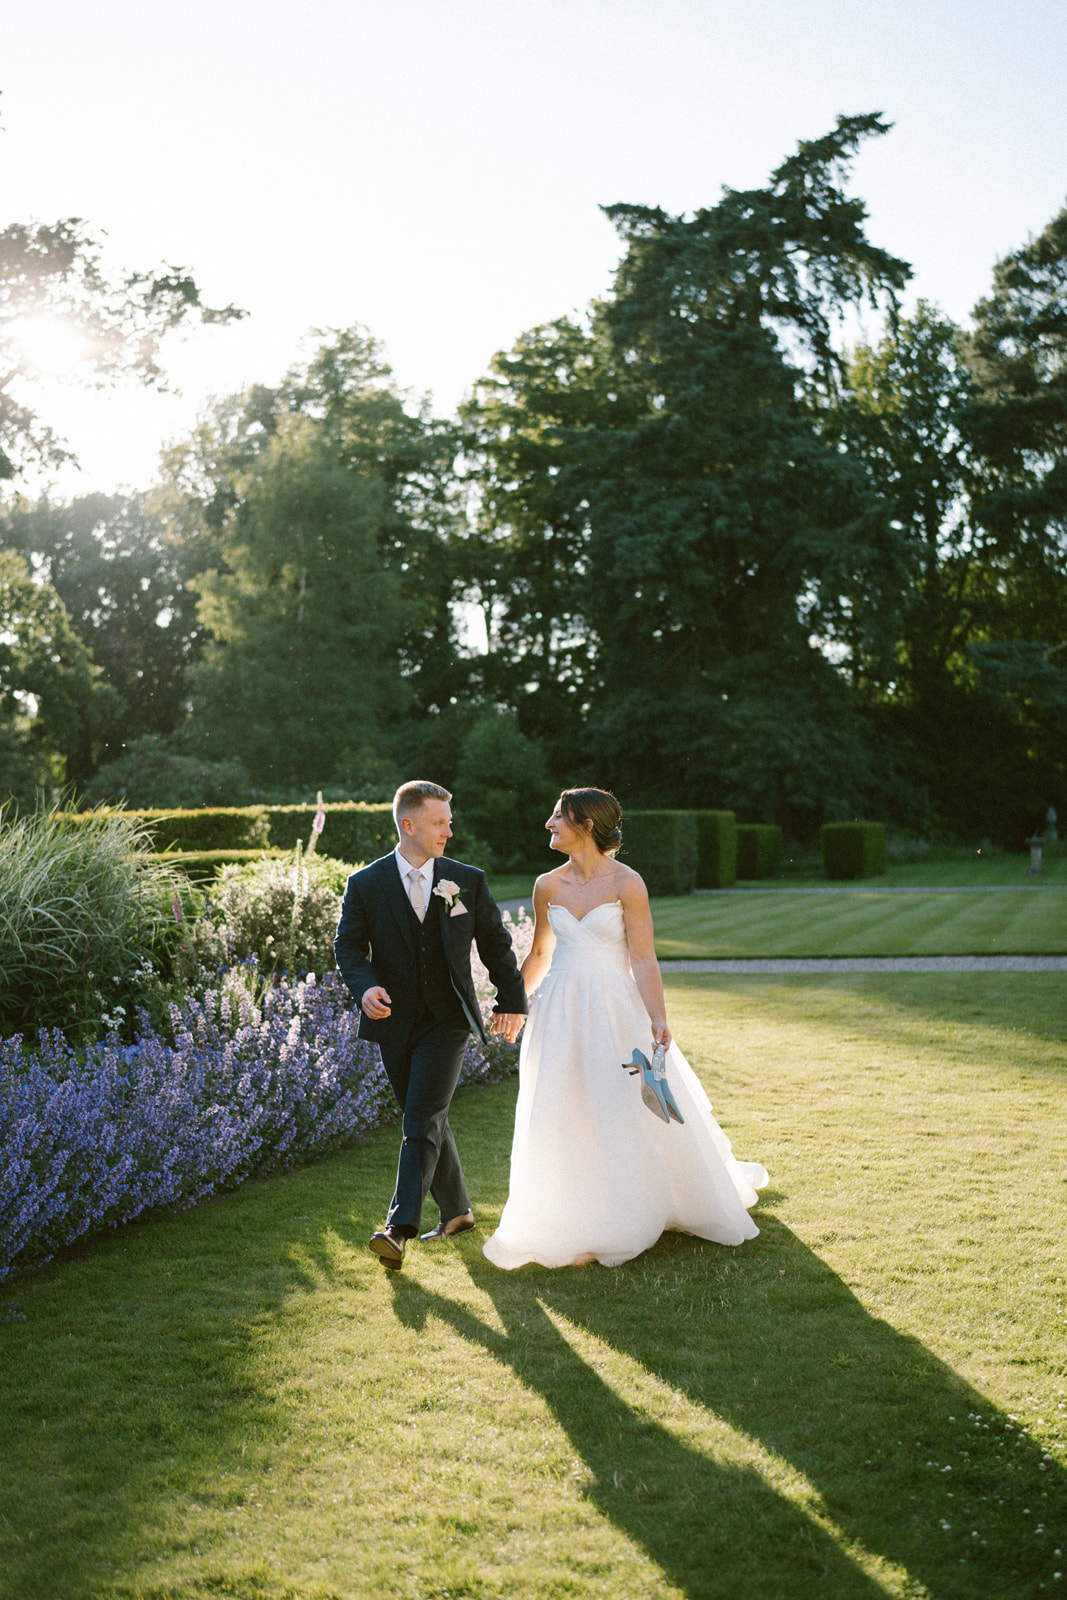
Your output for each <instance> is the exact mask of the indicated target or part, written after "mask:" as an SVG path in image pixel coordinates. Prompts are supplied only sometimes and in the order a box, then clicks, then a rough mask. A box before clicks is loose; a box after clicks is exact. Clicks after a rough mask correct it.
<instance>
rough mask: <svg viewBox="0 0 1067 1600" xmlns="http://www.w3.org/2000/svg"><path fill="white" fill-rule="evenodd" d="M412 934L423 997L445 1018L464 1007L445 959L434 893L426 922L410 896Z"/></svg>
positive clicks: (434, 1010) (409, 915) (438, 1014)
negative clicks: (421, 920)
mask: <svg viewBox="0 0 1067 1600" xmlns="http://www.w3.org/2000/svg"><path fill="white" fill-rule="evenodd" d="M404 900H405V902H406V904H407V908H408V919H409V923H410V926H411V937H412V941H413V943H414V945H415V969H416V972H417V974H418V980H419V996H420V998H421V1000H422V1002H423V1004H424V1005H425V1006H426V1007H427V1009H428V1010H430V1011H432V1013H433V1015H434V1016H435V1017H437V1018H439V1019H440V1020H441V1021H443V1020H444V1019H445V1017H447V1016H450V1015H451V1013H452V1012H454V1011H458V1010H461V1009H462V1008H461V1005H460V999H459V996H458V995H457V993H456V991H455V988H454V986H453V983H452V975H451V973H450V972H449V970H448V962H447V961H446V959H445V947H444V943H443V941H442V939H441V918H440V914H439V911H438V908H437V906H436V905H435V904H434V901H433V897H432V896H431V899H430V904H429V907H428V908H427V911H426V920H425V922H420V921H419V919H418V917H417V916H416V915H415V913H414V911H413V910H412V909H411V901H410V900H408V898H407V895H405V896H404Z"/></svg>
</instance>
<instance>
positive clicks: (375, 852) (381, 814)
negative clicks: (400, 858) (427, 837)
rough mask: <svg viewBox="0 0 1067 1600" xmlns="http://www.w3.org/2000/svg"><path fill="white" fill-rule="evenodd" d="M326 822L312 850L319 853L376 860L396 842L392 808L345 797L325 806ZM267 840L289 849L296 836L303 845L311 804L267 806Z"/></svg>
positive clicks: (339, 858) (308, 830)
mask: <svg viewBox="0 0 1067 1600" xmlns="http://www.w3.org/2000/svg"><path fill="white" fill-rule="evenodd" d="M325 810H326V825H325V827H324V828H323V830H322V832H321V833H320V834H319V842H318V844H317V845H316V847H315V849H316V851H317V853H318V854H319V855H320V856H333V857H334V858H335V859H336V860H337V861H363V862H366V861H376V860H377V858H378V857H379V856H384V855H388V853H389V851H390V850H392V849H393V847H394V846H395V844H396V829H395V828H394V826H393V808H392V806H390V805H388V804H378V805H371V804H368V803H365V802H364V801H361V800H346V801H343V802H341V803H339V804H337V805H327V806H326V808H325ZM267 813H268V816H269V820H270V843H271V844H272V845H277V846H278V847H279V848H280V849H282V850H292V849H293V848H294V847H295V845H296V841H297V840H298V839H300V840H302V841H303V843H304V844H305V845H306V844H307V842H308V840H309V838H310V837H311V823H312V819H313V817H314V815H315V807H314V806H268V807H267Z"/></svg>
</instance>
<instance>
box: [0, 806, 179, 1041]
mask: <svg viewBox="0 0 1067 1600" xmlns="http://www.w3.org/2000/svg"><path fill="white" fill-rule="evenodd" d="M151 849H152V843H151V839H150V837H149V834H148V830H147V828H146V826H145V825H144V823H143V822H140V821H138V820H137V819H136V818H134V817H131V816H128V815H126V814H124V813H122V812H111V813H108V812H104V811H96V812H90V813H89V814H88V815H85V816H82V817H79V818H77V819H74V818H73V817H71V816H69V815H64V814H62V813H57V812H48V813H42V814H38V815H37V816H31V817H24V818H22V819H21V820H20V821H18V822H16V823H14V824H12V825H11V826H8V827H4V826H3V818H2V816H0V1033H3V1034H10V1033H16V1032H19V1033H31V1034H32V1033H35V1032H36V1031H37V1029H39V1028H65V1029H66V1030H68V1032H69V1033H70V1034H71V1035H72V1037H74V1038H75V1039H77V1040H83V1039H85V1038H92V1037H95V1036H96V1035H97V1034H98V1033H99V1032H100V1029H101V1027H102V1026H107V1025H109V1024H110V1023H114V1024H116V1025H117V1024H119V1023H121V1022H122V1021H123V1020H125V1021H132V1018H133V1014H134V1008H135V1007H136V1006H139V1005H140V1006H145V1005H148V1006H153V1007H155V1006H158V1004H159V1003H160V990H159V984H160V975H161V974H162V975H166V974H167V973H168V972H169V967H170V961H171V958H172V956H173V954H174V951H175V949H176V947H177V945H178V943H179V942H180V938H181V932H180V927H179V924H178V921H177V920H176V917H175V911H174V902H175V899H176V897H177V898H178V900H179V904H180V898H181V896H182V895H184V894H188V883H187V881H186V880H185V879H184V878H183V877H181V876H180V875H179V874H178V873H177V872H175V870H174V869H173V868H172V867H171V866H169V865H168V864H167V863H166V862H162V861H159V860H157V859H154V858H153V857H152V854H151Z"/></svg>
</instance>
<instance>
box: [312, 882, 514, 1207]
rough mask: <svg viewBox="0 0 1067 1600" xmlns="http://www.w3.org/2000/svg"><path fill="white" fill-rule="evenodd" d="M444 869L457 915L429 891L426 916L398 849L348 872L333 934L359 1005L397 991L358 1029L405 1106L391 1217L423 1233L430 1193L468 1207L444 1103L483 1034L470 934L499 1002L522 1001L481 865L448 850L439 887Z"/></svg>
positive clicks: (444, 1203)
mask: <svg viewBox="0 0 1067 1600" xmlns="http://www.w3.org/2000/svg"><path fill="white" fill-rule="evenodd" d="M442 879H448V880H451V882H453V883H455V884H458V886H459V896H458V900H459V903H460V904H461V905H462V906H463V907H464V909H463V910H462V911H459V912H457V913H456V914H455V915H453V914H451V912H450V908H449V905H448V902H447V901H446V900H445V898H444V897H443V896H441V895H438V894H431V895H430V903H429V906H428V907H427V911H426V917H425V920H424V921H423V922H420V921H419V919H418V917H417V916H416V915H415V912H414V911H413V910H412V907H411V902H410V900H409V899H408V895H407V891H406V890H405V888H404V885H403V883H402V881H401V878H400V871H399V869H398V866H397V861H396V856H395V854H394V853H392V852H391V853H390V854H389V855H387V856H382V857H381V859H380V860H378V861H374V862H372V863H371V865H370V866H368V867H363V868H362V869H361V870H360V871H359V872H354V873H353V874H352V876H351V877H350V878H349V880H348V886H347V888H346V889H345V897H344V903H343V904H342V907H341V919H340V922H339V923H338V925H337V936H336V938H335V940H334V955H335V956H336V959H337V966H338V970H339V971H340V973H341V976H342V977H343V978H344V980H345V983H346V984H347V985H348V987H349V989H350V990H351V991H352V993H353V995H354V996H355V998H356V1002H357V1004H358V1003H359V1002H360V1001H361V1000H362V998H363V996H364V995H365V994H366V992H367V990H368V989H373V988H375V987H379V986H380V987H381V988H383V989H384V990H385V991H386V993H387V994H388V995H389V998H390V1001H391V1012H390V1015H389V1016H388V1017H379V1018H371V1017H368V1016H367V1015H366V1013H361V1015H360V1020H359V1036H360V1038H361V1039H372V1040H374V1041H375V1042H376V1043H377V1044H378V1046H379V1048H380V1050H381V1052H382V1064H383V1065H384V1067H385V1071H386V1075H387V1077H388V1079H389V1082H390V1084H391V1085H392V1087H393V1093H394V1094H395V1095H396V1098H397V1100H398V1102H399V1104H400V1106H401V1108H402V1110H403V1113H404V1117H403V1132H404V1138H403V1143H402V1145H401V1147H400V1162H399V1166H398V1168H397V1177H396V1192H395V1194H394V1195H393V1200H392V1204H391V1205H390V1208H389V1215H388V1218H387V1223H388V1225H389V1226H390V1227H393V1228H395V1229H396V1230H397V1232H398V1233H401V1234H403V1235H404V1236H405V1237H407V1238H413V1237H414V1236H415V1234H417V1233H418V1231H419V1221H420V1217H421V1214H422V1206H423V1201H424V1200H425V1198H426V1195H427V1193H430V1194H432V1196H433V1198H434V1200H435V1201H436V1202H437V1204H438V1206H439V1207H440V1211H441V1218H442V1221H445V1222H448V1221H450V1220H451V1219H452V1218H453V1217H460V1216H464V1215H465V1214H466V1213H467V1212H468V1211H469V1210H470V1196H469V1194H468V1192H467V1185H466V1182H465V1181H464V1177H463V1168H462V1166H461V1164H460V1159H459V1152H458V1151H457V1149H456V1142H455V1139H454V1138H453V1137H452V1130H451V1128H450V1127H449V1125H448V1108H449V1104H450V1102H451V1100H452V1095H453V1094H454V1092H455V1088H456V1083H457V1081H458V1079H459V1073H460V1068H461V1066H462V1064H463V1052H464V1050H465V1049H466V1045H467V1040H468V1038H469V1037H470V1034H471V1032H472V1031H473V1032H475V1033H477V1034H478V1035H480V1037H481V1038H483V1039H484V1038H485V1029H484V1027H483V1026H482V1019H481V1013H480V1011H479V1008H478V1001H477V998H476V996H475V993H474V983H473V980H472V977H471V945H472V943H473V944H475V945H476V946H477V949H478V954H479V955H480V956H481V959H482V961H483V962H484V964H485V966H486V969H487V971H488V973H489V977H490V979H491V981H492V983H493V986H494V988H495V989H496V992H497V1003H496V1006H495V1008H494V1009H495V1010H496V1011H498V1012H503V1013H505V1014H507V1013H523V1012H525V1010H526V992H525V990H524V988H523V983H522V978H521V977H520V976H519V969H518V966H517V964H516V961H515V955H514V952H513V950H512V945H511V937H510V935H509V934H508V931H507V929H506V928H505V926H504V923H503V919H502V918H501V915H500V912H499V910H498V909H497V906H496V903H495V901H494V900H493V897H492V895H491V894H490V893H489V885H488V883H487V882H486V878H485V873H484V872H481V871H480V870H479V869H478V868H477V867H468V866H465V865H464V864H463V862H461V861H451V860H449V859H447V858H446V857H441V858H440V859H439V860H437V861H435V862H434V869H433V881H434V887H435V888H436V886H437V884H438V883H440V881H441V880H442Z"/></svg>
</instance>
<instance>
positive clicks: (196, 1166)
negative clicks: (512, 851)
mask: <svg viewBox="0 0 1067 1600" xmlns="http://www.w3.org/2000/svg"><path fill="white" fill-rule="evenodd" d="M531 933H532V924H531V923H530V922H529V919H528V918H520V919H519V922H518V923H517V924H516V925H515V927H514V929H513V938H514V940H515V943H516V954H517V955H518V956H519V958H520V959H521V957H522V954H523V953H524V950H523V945H524V942H525V945H526V948H528V945H529V936H530V934H531ZM243 976H244V975H241V977H243ZM476 976H477V969H476ZM241 977H239V976H238V975H237V974H233V975H231V977H230V979H229V980H228V981H225V982H224V983H223V984H222V985H221V986H219V987H216V988H215V989H212V990H209V991H208V992H207V993H205V994H204V995H202V996H201V997H199V998H198V999H188V1000H186V1001H185V1003H184V1004H183V1005H181V1006H177V1005H175V1006H173V1007H172V1008H171V1015H170V1035H171V1036H170V1038H165V1037H163V1035H161V1034H160V1033H159V1032H157V1031H155V1030H153V1029H151V1028H149V1027H145V1028H143V1029H142V1030H141V1032H140V1034H139V1036H138V1038H137V1039H136V1041H135V1042H134V1043H133V1044H132V1045H123V1044H121V1043H120V1042H119V1040H118V1038H117V1037H114V1036H113V1037H111V1038H109V1039H108V1040H106V1041H105V1042H104V1043H102V1044H95V1045H91V1046H90V1047H89V1048H88V1049H87V1050H85V1051H84V1052H82V1053H79V1052H77V1051H75V1050H74V1049H72V1048H71V1046H70V1045H69V1044H68V1043H67V1041H66V1040H65V1039H64V1038H63V1037H62V1035H61V1034H59V1033H58V1032H55V1033H51V1034H47V1035H45V1036H44V1037H43V1038H42V1041H41V1045H40V1048H39V1049H35V1050H29V1049H27V1047H26V1046H25V1045H24V1043H23V1041H22V1040H21V1039H14V1040H11V1041H9V1042H8V1043H6V1044H3V1045H0V1282H2V1281H3V1280H4V1279H6V1278H8V1277H10V1276H11V1274H12V1272H14V1271H16V1270H18V1269H19V1268H22V1267H29V1266H32V1265H36V1264H38V1263H40V1262H42V1261H46V1260H48V1258H49V1257H50V1256H51V1255H53V1254H54V1253H55V1252H56V1251H57V1250H59V1249H61V1248H62V1247H63V1246H64V1245H68V1244H72V1243H73V1242H74V1241H75V1240H77V1239H81V1238H84V1237H86V1236H87V1235H89V1234H92V1233H95V1232H99V1231H100V1230H101V1229H104V1228H108V1227H115V1226H117V1225H118V1224H119V1223H124V1222H129V1221H132V1220H133V1218H135V1217H139V1216H143V1215H145V1214H146V1213H148V1212H151V1211H153V1210H157V1209H159V1208H160V1207H167V1208H171V1209H174V1208H178V1207H183V1206H189V1205H192V1204H193V1203H194V1202H195V1201H196V1200H198V1199H200V1198H201V1197H202V1196H204V1195H208V1194H214V1193H218V1192H219V1191H220V1190H224V1189H230V1188H234V1187H235V1186H236V1185H237V1184H239V1183H240V1182H241V1181H242V1180H243V1179H244V1178H247V1177H254V1176H265V1175H267V1174H269V1173H274V1172H280V1171H284V1170H285V1169H286V1168H288V1167H291V1166H294V1165H295V1164H296V1163H298V1162H300V1161H307V1160H310V1159H311V1158H312V1157H314V1156H317V1155H320V1154H322V1153H323V1152H325V1151H327V1150H330V1149H332V1148H335V1147H336V1146H338V1145H340V1144H343V1143H350V1142H352V1141H353V1140H354V1139H356V1138H358V1137H360V1136H361V1135H363V1134H365V1133H367V1132H368V1131H369V1130H370V1129H371V1128H374V1127H378V1126H380V1125H381V1124H382V1123H383V1122H385V1121H388V1120H389V1119H390V1118H392V1117H394V1116H395V1115H396V1106H395V1103H394V1100H393V1096H392V1092H391V1090H390V1089H389V1085H388V1083H387V1081H386V1078H385V1074H384V1072H383V1070H382V1066H381V1057H380V1055H379V1052H378V1047H377V1045H372V1044H368V1043H365V1042H363V1041H361V1040H359V1039H358V1038H357V1028H358V1025H359V1012H358V1010H357V1009H356V1008H355V1006H354V1005H353V1003H352V1001H351V998H350V996H349V994H348V991H347V990H346V989H345V986H344V984H343V983H342V981H341V979H340V978H339V977H338V975H337V974H336V973H331V974H328V975H327V976H326V977H325V978H324V979H322V980H321V981H319V982H315V981H313V980H311V979H308V980H307V981H306V982H302V983H297V984H293V985H289V984H285V983H282V984H278V985H275V986H269V985H268V986H267V987H266V989H265V992H263V994H262V999H261V1000H260V1002H259V1003H258V1004H257V1003H256V1002H255V1001H254V1000H253V998H252V992H251V991H255V990H262V989H263V985H262V984H260V983H258V982H257V981H256V974H255V973H254V972H253V973H251V974H250V975H249V976H248V981H247V985H246V984H245V983H242V982H241ZM478 981H479V984H480V987H479V998H480V999H481V1001H482V1005H483V1011H485V1012H487V1011H488V1008H489V1007H490V1005H491V1004H492V993H491V990H489V988H488V986H487V984H482V983H481V980H480V979H479V980H478ZM517 1061H518V1046H517V1045H509V1044H507V1043H506V1042H505V1041H504V1040H502V1039H499V1038H491V1039H490V1040H489V1042H488V1044H487V1045H484V1046H483V1045H482V1044H481V1042H480V1041H476V1040H475V1039H473V1038H472V1039H471V1041H470V1043H469V1044H468V1046H467V1050H466V1054H465V1056H464V1059H463V1067H462V1071H461V1074H460V1082H461V1083H495V1082H497V1081H499V1080H500V1079H501V1078H504V1077H506V1076H507V1075H508V1074H509V1073H512V1072H514V1070H515V1067H516V1064H517Z"/></svg>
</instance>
